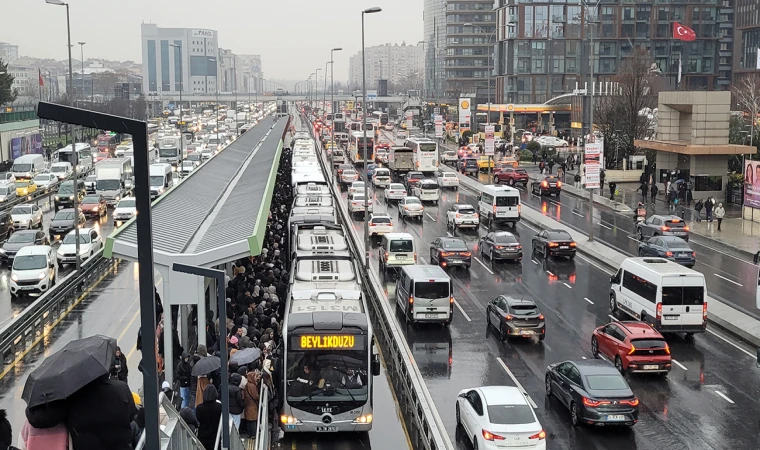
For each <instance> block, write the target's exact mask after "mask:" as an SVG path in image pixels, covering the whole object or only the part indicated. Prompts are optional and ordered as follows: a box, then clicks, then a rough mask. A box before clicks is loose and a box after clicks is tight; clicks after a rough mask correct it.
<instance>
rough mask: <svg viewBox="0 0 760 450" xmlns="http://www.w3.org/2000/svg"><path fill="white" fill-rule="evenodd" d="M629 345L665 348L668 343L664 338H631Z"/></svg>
mask: <svg viewBox="0 0 760 450" xmlns="http://www.w3.org/2000/svg"><path fill="white" fill-rule="evenodd" d="M631 345H633V346H634V347H636V348H665V347H667V346H668V344H667V343H666V342H665V339H652V338H646V339H631Z"/></svg>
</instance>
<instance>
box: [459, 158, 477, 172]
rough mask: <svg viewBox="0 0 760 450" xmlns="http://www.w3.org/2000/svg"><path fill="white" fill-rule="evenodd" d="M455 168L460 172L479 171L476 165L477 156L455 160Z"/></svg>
mask: <svg viewBox="0 0 760 450" xmlns="http://www.w3.org/2000/svg"><path fill="white" fill-rule="evenodd" d="M457 170H458V171H459V172H461V173H462V174H465V175H467V174H468V173H473V174H477V173H478V172H479V171H480V168H479V167H478V158H462V159H460V160H459V162H457Z"/></svg>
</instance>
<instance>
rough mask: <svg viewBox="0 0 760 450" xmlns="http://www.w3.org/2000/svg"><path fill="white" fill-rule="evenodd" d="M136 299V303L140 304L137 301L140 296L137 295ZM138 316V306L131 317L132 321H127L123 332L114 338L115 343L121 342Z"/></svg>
mask: <svg viewBox="0 0 760 450" xmlns="http://www.w3.org/2000/svg"><path fill="white" fill-rule="evenodd" d="M137 298H138V300H137V303H138V304H139V303H140V300H139V299H140V296H139V295H138V296H137ZM139 315H140V307H139V306H138V308H137V311H135V315H134V316H132V320H130V321H129V323H128V324H127V326H126V327H125V328H124V331H122V332H121V334H120V335H119V337H118V338H116V342H121V340H122V339H123V338H124V335H125V334H127V330H129V327H131V326H132V324H133V323H135V320H136V319H137V317H138V316H139Z"/></svg>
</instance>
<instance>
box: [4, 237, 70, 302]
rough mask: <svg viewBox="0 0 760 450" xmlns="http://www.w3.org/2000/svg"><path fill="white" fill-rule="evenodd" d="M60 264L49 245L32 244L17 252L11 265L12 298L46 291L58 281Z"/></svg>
mask: <svg viewBox="0 0 760 450" xmlns="http://www.w3.org/2000/svg"><path fill="white" fill-rule="evenodd" d="M57 274H58V264H57V261H56V255H55V250H54V249H53V247H51V246H49V245H32V246H29V247H24V248H22V249H21V250H19V251H18V253H16V257H15V258H13V265H12V266H11V283H10V284H11V286H10V287H11V298H16V297H18V296H20V295H23V294H26V293H32V292H35V293H39V294H42V293H45V292H47V291H48V290H49V289H50V288H51V287H52V286H53V285H54V284H55V282H56V275H57Z"/></svg>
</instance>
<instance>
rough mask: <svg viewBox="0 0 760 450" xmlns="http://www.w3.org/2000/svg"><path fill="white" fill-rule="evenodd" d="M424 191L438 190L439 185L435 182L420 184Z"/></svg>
mask: <svg viewBox="0 0 760 450" xmlns="http://www.w3.org/2000/svg"><path fill="white" fill-rule="evenodd" d="M420 187H421V188H422V189H438V183H436V182H434V181H427V182H422V183H420Z"/></svg>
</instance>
